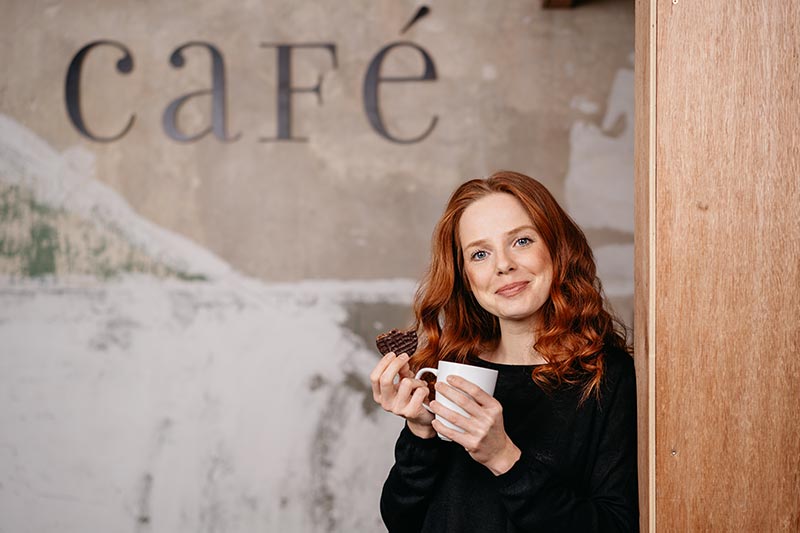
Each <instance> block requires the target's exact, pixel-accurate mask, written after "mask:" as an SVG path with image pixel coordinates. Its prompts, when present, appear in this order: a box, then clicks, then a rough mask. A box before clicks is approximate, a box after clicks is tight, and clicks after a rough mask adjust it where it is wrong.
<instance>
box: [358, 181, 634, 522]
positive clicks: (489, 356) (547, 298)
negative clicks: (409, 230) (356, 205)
mask: <svg viewBox="0 0 800 533" xmlns="http://www.w3.org/2000/svg"><path fill="white" fill-rule="evenodd" d="M414 312H415V315H416V327H417V330H418V331H420V332H421V334H422V342H421V347H420V349H419V351H418V352H417V353H416V354H415V355H414V356H413V358H412V359H410V360H409V357H408V356H407V355H405V354H393V353H389V354H387V355H386V356H385V357H384V358H383V359H382V360H381V361H380V362H379V363H378V365H377V366H376V367H375V369H374V370H373V372H372V374H371V375H370V380H371V382H372V389H373V396H374V398H375V401H377V402H378V403H379V404H381V406H382V407H383V408H384V409H385V410H387V411H389V412H391V413H394V414H396V415H399V416H401V417H403V418H405V420H406V425H405V427H404V429H403V430H402V432H401V433H400V436H399V438H398V440H397V444H396V446H395V464H394V466H393V467H392V469H391V471H390V473H389V477H388V478H387V480H386V482H385V484H384V487H383V493H382V495H381V515H382V517H383V520H384V522H385V524H386V526H387V527H388V529H389V531H392V532H394V531H414V532H418V531H430V532H437V533H438V532H450V531H452V532H469V531H476V532H481V533H491V532H512V531H515V532H516V531H580V532H591V531H638V502H637V498H638V496H637V472H636V383H635V376H634V368H633V360H632V358H631V357H630V353H629V351H628V348H627V343H626V339H625V332H624V328H623V327H622V326H621V324H619V323H618V322H617V321H616V320H615V319H614V318H613V316H612V315H611V314H610V313H609V312H608V311H607V310H606V309H605V305H604V301H603V297H602V294H601V286H600V281H599V280H598V279H597V276H596V272H595V264H594V259H593V257H592V252H591V250H590V248H589V245H588V244H587V242H586V237H585V236H584V234H583V232H582V231H581V230H580V229H579V228H578V226H577V225H576V224H575V223H574V222H573V221H572V220H571V219H570V218H569V216H568V215H567V214H566V213H565V212H564V211H563V210H562V209H561V207H560V206H559V205H558V203H557V202H556V201H555V199H554V198H553V197H552V195H550V193H549V192H548V191H547V189H545V187H544V186H542V185H541V184H540V183H539V182H537V181H536V180H534V179H532V178H529V177H527V176H524V175H522V174H518V173H515V172H498V173H495V174H493V175H492V176H490V177H489V178H487V179H485V180H472V181H469V182H467V183H464V184H463V185H461V186H460V187H459V188H458V189H457V190H456V191H455V192H454V193H453V196H452V197H451V198H450V201H449V203H448V205H447V208H446V209H445V212H444V214H443V215H442V218H441V219H440V221H439V223H438V225H437V227H436V230H435V232H434V236H433V246H432V258H431V265H430V268H429V270H428V273H427V274H426V277H425V279H424V280H423V283H422V284H421V285H420V288H419V290H418V291H417V295H416V297H415V302H414ZM440 360H448V361H457V362H461V363H466V364H472V365H478V366H483V367H487V368H492V369H496V370H498V372H499V374H498V380H497V385H496V388H495V394H494V397H491V396H489V395H488V394H486V393H484V392H483V391H482V390H481V389H479V388H477V387H476V386H475V385H474V384H472V383H470V382H468V381H466V380H464V379H460V378H458V377H451V378H450V380H449V383H446V384H444V383H438V384H437V385H436V389H437V390H438V391H439V392H440V393H442V394H443V395H444V396H446V397H447V398H448V399H450V400H451V401H453V402H454V403H456V404H457V405H459V406H460V407H462V408H463V409H464V410H465V411H466V412H467V413H468V414H469V417H464V416H462V415H459V414H457V413H455V412H454V411H452V410H449V409H447V408H446V407H444V406H442V405H441V404H440V403H439V402H436V401H431V402H430V404H429V406H430V409H431V411H432V412H433V413H435V414H437V415H439V416H440V417H442V418H444V419H446V420H447V421H449V422H451V423H453V424H454V425H456V426H458V427H459V428H461V429H463V430H464V431H463V433H462V432H458V431H455V430H452V429H450V428H448V427H446V426H445V425H443V424H441V423H440V422H439V421H437V420H435V419H434V417H433V415H432V414H431V413H429V412H428V411H427V410H426V409H424V407H423V405H422V404H423V401H425V400H427V399H428V396H429V389H428V385H427V383H426V382H424V381H420V380H415V379H414V372H415V371H416V370H417V369H419V368H422V367H431V366H432V367H435V366H436V364H437V363H438V361H440ZM459 391H463V392H466V393H467V394H468V395H470V397H468V396H465V395H464V394H461V393H460V392H459ZM437 432H438V433H440V434H442V435H443V436H445V437H448V438H450V439H451V440H452V442H445V441H443V440H441V439H439V438H436V434H437Z"/></svg>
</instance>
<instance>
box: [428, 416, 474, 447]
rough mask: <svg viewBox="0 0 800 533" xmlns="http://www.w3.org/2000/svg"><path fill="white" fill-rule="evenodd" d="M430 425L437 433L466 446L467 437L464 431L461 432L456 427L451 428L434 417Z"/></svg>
mask: <svg viewBox="0 0 800 533" xmlns="http://www.w3.org/2000/svg"><path fill="white" fill-rule="evenodd" d="M431 427H433V429H435V430H436V433H438V434H440V435H442V436H444V437H447V438H448V439H450V440H451V441H453V442H455V443H456V444H459V445H461V446H463V447H464V448H465V449H466V447H467V439H468V438H469V437H468V435H467V434H466V433H462V432H461V431H458V430H457V429H453V428H451V427H449V426H447V425H445V424H443V423H441V422H439V421H438V420H436V419H434V420H433V421H432V422H431Z"/></svg>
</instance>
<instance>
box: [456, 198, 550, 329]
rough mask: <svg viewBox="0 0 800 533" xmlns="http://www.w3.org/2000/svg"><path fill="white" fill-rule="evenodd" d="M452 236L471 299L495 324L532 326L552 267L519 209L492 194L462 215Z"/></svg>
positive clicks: (513, 200)
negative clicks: (455, 236) (458, 244)
mask: <svg viewBox="0 0 800 533" xmlns="http://www.w3.org/2000/svg"><path fill="white" fill-rule="evenodd" d="M458 236H459V239H460V241H461V251H462V254H463V258H464V270H465V273H466V276H467V279H468V280H469V286H470V289H471V291H472V293H473V294H474V295H475V299H476V300H477V301H478V303H479V304H480V305H481V307H483V308H484V309H485V310H486V311H488V312H489V313H491V314H493V315H494V316H496V317H498V318H499V319H500V321H501V322H504V321H505V322H508V321H514V322H535V321H536V320H537V318H538V312H539V310H540V309H541V307H542V305H544V303H545V302H546V301H547V299H548V297H549V295H550V285H551V284H552V282H553V262H552V261H551V259H550V253H549V252H548V250H547V247H546V246H545V244H544V242H542V239H541V237H540V236H539V234H538V233H537V232H536V229H535V228H534V226H533V221H532V220H531V218H530V217H529V216H528V213H527V212H526V211H525V208H524V207H523V206H522V203H521V202H520V201H519V200H517V199H516V198H515V197H514V196H512V195H510V194H507V193H492V194H490V195H488V196H484V197H483V198H481V199H480V200H476V201H475V202H473V203H472V204H470V205H469V206H468V207H467V208H466V209H465V210H464V212H463V213H462V215H461V220H460V222H459V225H458Z"/></svg>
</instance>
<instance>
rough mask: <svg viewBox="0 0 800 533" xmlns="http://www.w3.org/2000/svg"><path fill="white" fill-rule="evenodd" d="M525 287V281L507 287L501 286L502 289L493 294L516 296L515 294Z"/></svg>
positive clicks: (526, 284) (526, 283)
mask: <svg viewBox="0 0 800 533" xmlns="http://www.w3.org/2000/svg"><path fill="white" fill-rule="evenodd" d="M527 286H528V282H527V281H518V282H516V283H509V284H508V285H503V286H502V287H500V288H499V289H497V291H495V294H499V295H500V296H506V297H509V296H516V295H517V294H519V293H521V292H522V291H524V290H525V287H527Z"/></svg>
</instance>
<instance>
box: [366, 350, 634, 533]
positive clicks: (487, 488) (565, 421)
mask: <svg viewBox="0 0 800 533" xmlns="http://www.w3.org/2000/svg"><path fill="white" fill-rule="evenodd" d="M605 358H606V374H605V377H604V379H603V381H602V383H601V388H600V399H599V400H597V399H596V398H595V397H591V398H589V399H588V400H586V401H585V402H584V403H583V405H581V406H580V407H579V406H578V404H579V399H580V390H579V389H578V388H576V387H563V388H561V389H558V390H556V391H554V392H551V393H549V394H547V393H545V392H544V391H543V390H542V389H541V388H540V387H539V386H537V385H536V384H535V383H534V382H533V381H532V380H531V377H530V373H531V370H532V368H533V367H531V366H518V365H501V364H496V363H490V362H487V361H483V360H482V359H477V358H475V359H473V360H471V361H470V363H471V364H475V365H479V366H483V367H487V368H494V369H496V370H498V371H499V373H498V376H497V386H496V388H495V393H494V396H495V398H497V400H498V401H499V402H500V403H501V404H502V406H503V421H504V424H505V430H506V433H508V435H509V437H510V438H511V440H512V441H513V442H514V444H516V445H517V447H518V448H519V449H520V450H521V451H522V456H521V458H520V459H519V461H517V462H516V463H515V464H514V466H512V467H511V469H510V470H509V471H508V472H506V473H504V474H501V475H499V476H494V475H493V474H492V473H491V472H490V471H489V469H488V468H486V467H485V466H483V465H481V464H480V463H478V462H476V461H475V460H473V459H472V458H471V457H470V456H469V454H467V452H466V451H465V450H464V449H463V448H462V447H461V446H460V445H458V444H456V443H453V442H445V441H442V440H440V439H439V438H437V437H434V438H432V439H422V438H419V437H417V436H416V435H414V434H413V433H411V431H410V430H409V429H408V426H406V427H405V428H403V430H402V432H401V433H400V437H399V438H398V439H397V444H396V446H395V464H394V466H393V467H392V469H391V471H390V472H389V477H388V478H387V480H386V482H385V483H384V486H383V493H382V494H381V515H382V517H383V521H384V523H385V524H386V526H387V528H388V529H389V531H391V532H404V531H408V532H415V533H417V532H421V531H422V532H435V533H445V532H456V533H462V532H463V533H467V532H471V531H474V532H480V533H494V532H497V533H500V532H503V533H507V532H522V531H524V532H533V531H536V532H539V531H542V532H544V531H575V532H587V533H588V532H593V531H638V530H639V507H638V494H637V474H636V379H635V376H634V368H633V359H632V358H631V357H630V356H629V355H628V354H626V353H624V352H610V353H608V354H606V356H605Z"/></svg>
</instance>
